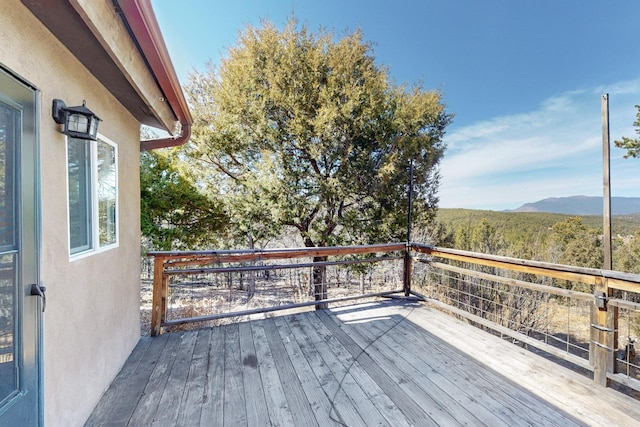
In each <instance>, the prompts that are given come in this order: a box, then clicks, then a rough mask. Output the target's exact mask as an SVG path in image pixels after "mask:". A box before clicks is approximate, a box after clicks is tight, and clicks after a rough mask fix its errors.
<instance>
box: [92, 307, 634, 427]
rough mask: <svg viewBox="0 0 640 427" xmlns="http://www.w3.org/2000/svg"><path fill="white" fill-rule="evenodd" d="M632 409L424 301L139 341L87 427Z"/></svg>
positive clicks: (350, 422) (458, 421) (616, 413)
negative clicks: (431, 306)
mask: <svg viewBox="0 0 640 427" xmlns="http://www.w3.org/2000/svg"><path fill="white" fill-rule="evenodd" d="M639 423H640V405H638V401H636V400H634V399H632V398H630V397H628V396H625V395H623V394H620V393H618V392H616V391H614V390H611V389H607V388H603V387H600V386H597V385H596V384H594V383H593V381H592V380H591V379H589V378H585V377H584V376H582V375H580V374H578V373H576V372H573V371H571V370H569V369H566V368H563V367H561V366H558V365H556V364H554V363H553V362H551V361H549V360H546V359H544V358H542V357H540V356H537V355H535V354H533V353H531V352H528V351H526V350H524V349H522V348H520V347H517V346H515V345H513V344H510V343H509V342H507V341H504V340H501V339H499V338H498V337H495V336H493V335H490V334H488V333H485V332H483V331H481V330H479V329H477V328H475V327H473V326H470V325H468V324H465V323H464V322H461V321H458V320H456V319H454V318H452V317H450V316H448V315H446V314H444V313H442V312H440V311H438V310H435V309H433V308H430V307H429V306H428V305H424V304H419V303H411V302H406V301H388V300H387V301H381V302H377V303H371V304H362V305H353V306H348V307H341V308H335V309H331V310H326V311H310V312H305V313H300V314H294V315H287V316H279V317H270V318H266V319H264V318H262V319H260V320H251V321H247V322H241V323H237V324H232V325H226V326H220V327H215V328H209V329H201V330H198V331H189V332H176V333H170V334H165V335H161V336H159V337H156V338H150V337H143V338H142V339H141V340H140V343H139V344H138V346H137V347H136V349H135V350H134V351H133V353H132V354H131V356H130V358H129V360H128V362H127V364H126V365H125V366H124V367H123V369H122V371H121V372H120V374H119V375H118V377H117V378H116V379H115V380H114V381H113V383H112V385H111V386H110V388H109V389H108V390H107V391H106V392H105V393H104V395H103V397H102V400H101V401H100V402H99V404H98V405H97V406H96V408H95V410H94V412H93V414H92V415H91V417H90V418H89V420H88V421H87V423H86V425H87V426H100V425H109V426H127V425H128V426H145V425H152V424H153V425H162V426H174V425H175V426H199V425H202V426H233V427H237V426H268V425H282V426H332V425H335V426H374V425H387V426H394V427H395V426H406V425H416V426H430V425H465V424H466V425H474V426H476V425H490V426H500V425H503V426H514V425H558V426H570V425H629V426H631V425H638V424H639Z"/></svg>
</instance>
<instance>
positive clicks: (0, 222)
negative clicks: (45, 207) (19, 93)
mask: <svg viewBox="0 0 640 427" xmlns="http://www.w3.org/2000/svg"><path fill="white" fill-rule="evenodd" d="M17 120H18V112H17V111H15V110H14V109H13V108H11V107H9V106H7V105H5V104H3V103H0V249H4V250H6V249H12V248H14V246H15V241H16V240H15V230H16V224H15V216H14V204H15V199H14V194H15V189H14V186H15V176H14V174H15V170H16V167H15V158H14V154H15V148H14V141H15V139H16V134H15V132H16V127H17V126H16V124H17Z"/></svg>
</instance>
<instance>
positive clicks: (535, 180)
mask: <svg viewBox="0 0 640 427" xmlns="http://www.w3.org/2000/svg"><path fill="white" fill-rule="evenodd" d="M604 92H608V93H610V108H609V111H610V127H611V140H612V141H613V140H614V139H619V138H620V136H621V135H631V134H633V131H634V128H633V126H632V123H633V121H634V120H635V112H636V110H635V109H634V108H633V105H635V104H637V103H639V102H640V79H637V80H632V81H626V82H618V83H615V84H612V85H609V86H607V87H604V86H603V87H599V88H592V89H590V90H586V89H580V90H574V91H570V92H566V93H563V94H560V95H558V96H554V97H552V98H549V99H547V100H546V101H544V102H543V103H541V105H540V107H539V108H538V109H537V110H535V111H531V112H527V113H524V114H516V115H510V116H504V117H496V118H493V119H491V120H486V121H483V122H479V123H475V124H472V125H470V126H466V127H464V128H460V129H457V130H455V131H454V132H452V133H451V135H449V136H447V137H446V138H445V142H446V143H447V146H448V150H447V152H446V153H445V157H444V159H443V161H442V165H441V176H442V184H441V188H440V192H439V194H440V206H442V207H467V208H490V209H513V208H516V207H518V206H519V205H521V204H523V203H527V202H534V201H536V200H540V199H543V198H546V197H562V196H572V195H580V194H585V195H600V194H602V118H601V104H600V96H599V94H601V93H604ZM611 145H612V147H613V142H612V144H611ZM622 154H623V153H622V152H621V150H618V149H615V148H612V152H611V155H612V158H613V159H614V161H612V191H613V193H614V195H627V196H631V195H634V196H640V186H639V184H640V182H639V181H640V179H639V178H637V175H639V174H637V173H633V171H634V167H635V170H637V169H638V167H640V160H620V159H621V157H622ZM631 165H633V166H631ZM634 188H635V194H633V192H634ZM616 191H618V193H617V194H616ZM621 193H624V194H621Z"/></svg>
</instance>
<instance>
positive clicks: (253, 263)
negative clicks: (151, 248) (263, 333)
mask: <svg viewBox="0 0 640 427" xmlns="http://www.w3.org/2000/svg"><path fill="white" fill-rule="evenodd" d="M362 248H363V247H358V248H356V250H361V251H365V250H369V251H370V252H364V255H363V252H361V253H360V254H359V255H358V254H357V253H356V254H353V253H350V252H349V248H335V249H334V250H333V252H332V253H338V254H339V256H332V257H331V258H330V257H329V256H323V257H319V256H318V254H317V252H316V251H309V250H308V249H300V250H299V252H296V250H282V252H277V253H274V252H271V253H269V254H268V255H267V256H266V258H265V259H261V257H260V254H257V255H256V254H255V253H254V252H251V251H235V252H234V251H225V252H224V253H223V254H222V255H208V256H205V255H202V256H200V255H199V254H195V255H190V256H182V257H181V256H180V255H176V256H172V255H171V256H169V255H165V258H164V259H163V261H162V263H163V264H162V265H163V269H162V277H163V278H164V279H163V281H164V285H163V288H164V290H163V297H162V301H163V306H162V307H161V308H160V310H161V311H162V312H163V318H162V324H163V325H164V326H168V327H175V326H176V325H180V328H183V329H186V328H189V327H188V326H184V324H187V323H192V322H199V321H214V323H213V324H220V323H228V321H223V320H221V319H222V318H223V317H230V318H233V317H237V316H245V315H248V314H255V313H261V312H265V313H266V312H271V311H275V310H278V309H287V310H290V309H309V308H306V307H311V308H313V305H314V304H321V303H323V302H324V301H327V302H328V303H331V304H334V305H335V304H340V303H342V302H343V301H351V300H352V299H357V298H370V297H373V296H374V295H378V294H385V293H392V292H398V291H399V290H401V289H402V278H403V271H404V258H403V257H401V256H399V255H398V254H393V253H392V252H393V250H391V251H389V253H387V252H384V251H385V250H386V246H384V245H382V247H378V246H376V247H373V248H366V247H364V249H362ZM394 248H395V247H394ZM376 250H380V251H382V253H383V255H382V256H378V257H376V256H375V251H376ZM216 260H218V261H216ZM158 283H159V282H158ZM152 305H153V301H152ZM151 322H153V320H151ZM202 326H203V325H202V324H199V325H196V327H202Z"/></svg>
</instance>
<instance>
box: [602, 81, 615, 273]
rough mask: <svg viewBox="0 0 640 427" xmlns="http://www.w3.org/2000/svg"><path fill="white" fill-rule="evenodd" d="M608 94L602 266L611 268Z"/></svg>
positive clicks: (604, 97)
mask: <svg viewBox="0 0 640 427" xmlns="http://www.w3.org/2000/svg"><path fill="white" fill-rule="evenodd" d="M609 138H610V134H609V94H608V93H605V94H604V95H602V174H603V181H602V183H603V185H602V188H603V194H602V221H603V226H602V229H603V231H604V245H603V250H604V262H603V265H602V268H603V269H605V270H612V269H613V267H612V265H613V263H612V261H611V182H610V181H611V173H610V167H611V156H610V144H609Z"/></svg>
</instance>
